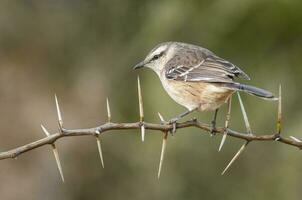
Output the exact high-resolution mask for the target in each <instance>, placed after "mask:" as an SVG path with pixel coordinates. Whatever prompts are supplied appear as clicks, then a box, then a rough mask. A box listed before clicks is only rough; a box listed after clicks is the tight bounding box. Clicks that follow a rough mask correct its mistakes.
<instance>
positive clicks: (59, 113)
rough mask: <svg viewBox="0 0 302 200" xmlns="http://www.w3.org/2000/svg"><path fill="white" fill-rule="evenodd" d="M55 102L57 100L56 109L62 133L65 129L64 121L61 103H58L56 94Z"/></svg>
mask: <svg viewBox="0 0 302 200" xmlns="http://www.w3.org/2000/svg"><path fill="white" fill-rule="evenodd" d="M55 100H56V108H57V114H58V122H59V128H60V130H61V131H62V129H63V119H62V115H61V111H60V106H59V102H58V98H57V95H56V94H55Z"/></svg>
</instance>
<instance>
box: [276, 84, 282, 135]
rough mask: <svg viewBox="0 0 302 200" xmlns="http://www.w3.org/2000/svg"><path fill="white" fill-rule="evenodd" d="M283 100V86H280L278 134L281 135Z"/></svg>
mask: <svg viewBox="0 0 302 200" xmlns="http://www.w3.org/2000/svg"><path fill="white" fill-rule="evenodd" d="M281 123H282V98H281V84H280V85H279V98H278V121H277V133H278V134H279V135H280V134H281V129H282V125H281Z"/></svg>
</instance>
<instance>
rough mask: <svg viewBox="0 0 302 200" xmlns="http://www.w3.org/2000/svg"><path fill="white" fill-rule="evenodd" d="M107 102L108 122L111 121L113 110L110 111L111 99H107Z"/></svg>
mask: <svg viewBox="0 0 302 200" xmlns="http://www.w3.org/2000/svg"><path fill="white" fill-rule="evenodd" d="M106 104H107V117H108V122H111V111H110V105H109V99H108V98H107V99H106Z"/></svg>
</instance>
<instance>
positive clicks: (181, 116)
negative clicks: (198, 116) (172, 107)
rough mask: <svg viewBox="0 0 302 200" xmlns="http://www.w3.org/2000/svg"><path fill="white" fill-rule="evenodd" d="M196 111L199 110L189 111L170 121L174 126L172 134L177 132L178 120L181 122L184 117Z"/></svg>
mask: <svg viewBox="0 0 302 200" xmlns="http://www.w3.org/2000/svg"><path fill="white" fill-rule="evenodd" d="M195 110H197V108H195V109H192V110H187V111H186V112H184V113H181V114H180V115H178V116H176V117H174V118H172V119H170V120H169V124H172V126H173V129H172V131H171V133H172V134H174V133H175V132H176V123H177V121H178V120H180V119H182V118H183V117H185V116H187V115H188V114H190V113H192V112H194V111H195Z"/></svg>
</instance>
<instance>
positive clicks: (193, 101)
mask: <svg viewBox="0 0 302 200" xmlns="http://www.w3.org/2000/svg"><path fill="white" fill-rule="evenodd" d="M161 81H162V84H163V87H164V88H165V90H166V91H167V93H168V94H169V96H170V97H171V98H172V99H173V100H175V101H176V102H177V103H178V104H180V105H182V106H184V107H186V108H187V109H189V110H192V109H195V108H198V109H199V110H200V111H211V110H215V109H217V108H219V107H220V106H221V105H222V104H223V103H225V102H226V101H227V100H228V98H229V97H230V96H231V95H232V94H233V93H234V91H233V90H229V89H227V88H225V87H222V86H221V85H219V84H218V83H206V82H184V81H176V80H169V79H166V78H165V79H162V80H161Z"/></svg>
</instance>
